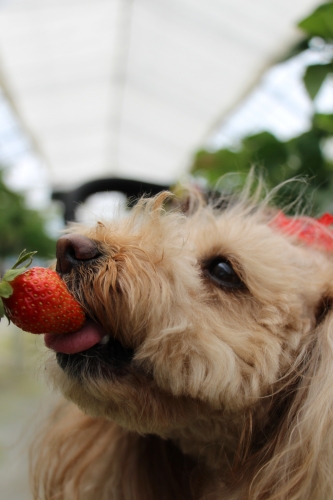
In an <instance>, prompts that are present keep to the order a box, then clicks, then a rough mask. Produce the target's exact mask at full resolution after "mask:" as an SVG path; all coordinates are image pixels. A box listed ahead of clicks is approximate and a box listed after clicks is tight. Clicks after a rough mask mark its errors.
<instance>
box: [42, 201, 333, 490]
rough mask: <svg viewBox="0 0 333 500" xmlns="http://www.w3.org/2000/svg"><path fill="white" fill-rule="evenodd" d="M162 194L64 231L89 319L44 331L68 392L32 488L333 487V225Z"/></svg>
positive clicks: (56, 378)
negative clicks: (332, 229) (71, 329)
mask: <svg viewBox="0 0 333 500" xmlns="http://www.w3.org/2000/svg"><path fill="white" fill-rule="evenodd" d="M167 197H168V194H167V193H162V194H160V195H158V196H157V197H155V198H146V199H141V200H140V201H139V202H138V204H137V205H136V207H135V208H134V209H133V210H132V212H131V213H130V215H129V216H127V217H125V218H124V219H123V220H118V221H110V222H106V221H100V222H98V223H97V224H96V226H95V227H82V226H80V225H73V226H72V227H71V228H70V232H69V233H68V234H66V235H65V236H63V237H62V238H60V240H59V243H58V255H57V257H58V260H57V271H58V272H59V273H60V275H61V276H62V278H63V279H64V281H65V282H66V284H67V286H68V288H69V289H70V291H71V292H72V293H73V295H74V296H75V297H76V299H77V300H78V301H79V302H80V303H81V304H82V306H83V307H84V308H85V311H86V314H87V317H88V319H87V322H86V324H85V326H84V327H83V328H82V329H81V330H79V331H78V332H75V333H74V334H66V335H63V336H60V335H59V336H54V335H46V336H45V343H46V345H47V346H48V347H50V348H51V351H50V353H51V354H52V356H51V358H50V360H49V362H48V365H47V370H48V372H49V376H50V378H51V379H52V381H53V384H54V385H55V386H56V387H57V388H59V389H60V390H61V391H62V393H63V394H64V396H65V398H66V399H67V400H68V401H66V402H64V403H63V404H62V405H61V406H60V407H59V408H58V409H57V410H56V411H55V413H54V414H53V415H52V417H51V418H50V421H49V422H48V424H47V428H46V430H45V432H44V433H41V436H40V438H39V439H40V442H39V443H38V446H37V450H36V449H35V450H34V453H33V465H32V470H33V477H34V495H35V499H43V500H44V499H47V500H259V499H260V500H273V499H274V500H287V499H288V500H328V499H332V498H333V480H332V471H333V469H332V466H333V407H332V403H333V314H332V312H331V302H332V298H333V266H332V257H331V254H330V253H329V251H327V249H326V248H323V246H324V245H322V241H326V242H327V240H328V239H329V240H330V241H331V240H332V236H331V234H330V233H329V231H328V230H326V229H325V228H321V227H320V226H321V225H320V224H319V223H316V222H315V221H310V220H307V219H305V218H301V219H298V221H300V222H299V224H300V226H297V228H298V229H297V230H295V228H294V224H293V222H292V221H291V222H290V224H289V225H288V223H286V224H281V223H277V222H276V221H278V219H279V213H278V212H276V211H274V210H271V209H268V208H267V203H266V202H264V203H261V204H259V206H257V207H254V205H253V204H252V203H251V202H248V201H246V200H245V198H246V197H244V196H243V197H239V198H238V199H233V200H231V201H230V202H227V201H225V200H224V201H223V203H221V202H219V203H217V204H216V205H215V206H214V204H210V205H209V204H208V205H205V204H204V203H203V202H202V201H200V199H199V198H195V199H194V200H193V199H192V200H191V201H190V202H189V203H188V204H187V207H186V210H184V209H183V208H182V209H179V210H177V209H172V210H167V209H166V208H165V201H166V198H167ZM221 205H223V206H222V208H221ZM280 216H281V214H280ZM283 220H284V219H283ZM286 220H287V219H286ZM284 222H285V220H284ZM306 225H308V230H307V229H306V227H305V226H306ZM288 227H289V229H290V230H288ZM304 227H305V230H304ZM309 228H310V229H309ZM317 229H318V231H317ZM307 231H308V232H310V234H311V235H312V238H311V244H308V243H307V242H306V241H304V237H303V238H302V237H301V236H302V235H303V236H304V234H305V235H306V234H308V233H307ZM291 233H292V234H291ZM305 239H306V238H305Z"/></svg>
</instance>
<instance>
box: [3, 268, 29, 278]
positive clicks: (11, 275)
mask: <svg viewBox="0 0 333 500" xmlns="http://www.w3.org/2000/svg"><path fill="white" fill-rule="evenodd" d="M25 271H26V268H25V267H20V268H19V269H9V270H8V271H6V272H5V275H4V277H3V279H4V281H13V279H15V278H16V277H17V276H20V274H22V273H24V272H25Z"/></svg>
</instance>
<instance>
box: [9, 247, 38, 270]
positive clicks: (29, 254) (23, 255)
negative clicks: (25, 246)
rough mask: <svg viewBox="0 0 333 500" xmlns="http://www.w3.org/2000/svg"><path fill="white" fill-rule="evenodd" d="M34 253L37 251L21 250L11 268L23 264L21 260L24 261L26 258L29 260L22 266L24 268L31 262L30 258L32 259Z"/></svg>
mask: <svg viewBox="0 0 333 500" xmlns="http://www.w3.org/2000/svg"><path fill="white" fill-rule="evenodd" d="M35 253H37V252H27V251H26V250H23V251H22V252H21V253H20V255H19V257H18V259H17V261H16V262H15V264H14V265H13V267H12V269H16V268H17V267H18V266H19V265H21V264H23V262H25V261H26V260H29V262H28V263H26V264H25V265H24V268H25V269H26V268H28V267H29V266H30V264H31V262H32V259H33V256H34V255H35Z"/></svg>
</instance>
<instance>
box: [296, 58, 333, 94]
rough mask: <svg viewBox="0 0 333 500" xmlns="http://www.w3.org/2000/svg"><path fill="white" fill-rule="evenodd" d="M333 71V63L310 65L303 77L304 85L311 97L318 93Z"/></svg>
mask: <svg viewBox="0 0 333 500" xmlns="http://www.w3.org/2000/svg"><path fill="white" fill-rule="evenodd" d="M329 73H333V64H332V63H330V64H314V65H312V66H308V67H307V69H306V72H305V74H304V77H303V81H304V85H305V87H306V90H307V91H308V94H309V96H310V97H311V99H314V98H315V97H316V95H317V94H318V92H319V90H320V87H321V86H322V84H323V82H324V80H325V78H326V77H327V75H328V74H329Z"/></svg>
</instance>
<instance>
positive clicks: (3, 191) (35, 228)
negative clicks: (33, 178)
mask: <svg viewBox="0 0 333 500" xmlns="http://www.w3.org/2000/svg"><path fill="white" fill-rule="evenodd" d="M0 174H1V172H0ZM24 248H27V249H29V250H36V251H37V252H38V256H39V257H46V258H50V257H52V256H54V255H55V241H54V240H52V239H51V238H50V237H49V236H48V235H47V234H46V232H45V220H44V219H43V217H42V216H41V214H40V213H39V212H37V211H35V210H30V209H28V208H26V206H25V201H24V197H23V196H22V195H21V194H18V193H15V192H13V191H11V190H10V189H8V187H7V186H6V185H5V184H4V182H3V180H2V177H1V175H0V261H1V260H2V259H4V258H5V257H10V256H17V255H19V254H20V252H21V251H22V250H23V249H24Z"/></svg>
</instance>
